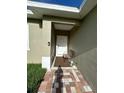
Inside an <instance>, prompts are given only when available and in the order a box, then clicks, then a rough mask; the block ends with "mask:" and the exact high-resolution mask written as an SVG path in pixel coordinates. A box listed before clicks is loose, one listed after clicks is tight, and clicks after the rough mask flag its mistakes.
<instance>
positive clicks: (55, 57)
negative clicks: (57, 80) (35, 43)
mask: <svg viewBox="0 0 124 93" xmlns="http://www.w3.org/2000/svg"><path fill="white" fill-rule="evenodd" d="M55 61H56V56H55V57H54V60H53V64H52V67H54V64H55Z"/></svg>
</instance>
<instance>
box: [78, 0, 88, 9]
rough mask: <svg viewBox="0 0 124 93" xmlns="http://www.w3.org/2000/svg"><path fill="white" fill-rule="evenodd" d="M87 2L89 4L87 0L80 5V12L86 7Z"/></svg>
mask: <svg viewBox="0 0 124 93" xmlns="http://www.w3.org/2000/svg"><path fill="white" fill-rule="evenodd" d="M86 2H87V0H84V1H83V2H82V4H81V5H80V8H79V11H81V9H82V8H83V7H84V5H85V3H86Z"/></svg>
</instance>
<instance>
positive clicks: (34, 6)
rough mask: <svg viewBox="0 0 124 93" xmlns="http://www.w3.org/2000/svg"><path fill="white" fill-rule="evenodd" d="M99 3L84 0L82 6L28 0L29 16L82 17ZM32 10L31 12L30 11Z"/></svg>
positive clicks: (92, 0) (38, 17)
mask: <svg viewBox="0 0 124 93" xmlns="http://www.w3.org/2000/svg"><path fill="white" fill-rule="evenodd" d="M96 4H97V0H84V2H83V3H82V4H81V6H80V8H79V9H78V8H76V7H69V6H63V5H55V4H47V3H39V2H34V1H27V6H28V9H27V17H28V18H35V19H42V18H43V16H44V15H48V16H57V17H63V18H70V19H82V18H83V17H84V16H85V15H86V14H87V13H89V11H90V10H92V9H93V8H94V7H95V6H96ZM29 11H30V12H29Z"/></svg>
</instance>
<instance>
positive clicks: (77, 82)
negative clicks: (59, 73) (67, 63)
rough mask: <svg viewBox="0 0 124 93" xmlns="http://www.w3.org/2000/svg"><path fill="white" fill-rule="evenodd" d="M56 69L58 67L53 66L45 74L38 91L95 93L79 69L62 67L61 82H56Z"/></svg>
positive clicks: (47, 92) (42, 92)
mask: <svg viewBox="0 0 124 93" xmlns="http://www.w3.org/2000/svg"><path fill="white" fill-rule="evenodd" d="M56 70H57V67H53V68H51V70H50V71H48V72H47V73H46V74H45V76H44V81H43V82H42V83H41V84H40V87H39V89H38V93H94V92H93V91H92V89H91V88H90V86H89V85H88V83H87V81H86V80H85V79H84V77H83V75H82V74H81V73H80V71H79V70H78V69H75V68H72V67H62V70H63V77H62V79H61V80H60V82H61V83H59V82H55V79H56V77H55V71H56ZM53 85H55V86H54V87H53Z"/></svg>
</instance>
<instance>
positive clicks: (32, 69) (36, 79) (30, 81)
mask: <svg viewBox="0 0 124 93" xmlns="http://www.w3.org/2000/svg"><path fill="white" fill-rule="evenodd" d="M45 72H46V69H42V68H41V64H27V92H28V93H36V92H37V89H38V87H39V85H40V83H41V81H42V80H43V77H44V74H45Z"/></svg>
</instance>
